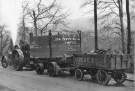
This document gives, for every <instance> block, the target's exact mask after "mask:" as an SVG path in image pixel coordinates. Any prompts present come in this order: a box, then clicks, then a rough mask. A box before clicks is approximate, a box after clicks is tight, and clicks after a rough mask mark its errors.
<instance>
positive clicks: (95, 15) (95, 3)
mask: <svg viewBox="0 0 135 91" xmlns="http://www.w3.org/2000/svg"><path fill="white" fill-rule="evenodd" d="M94 23H95V50H97V49H98V31H97V0H94Z"/></svg>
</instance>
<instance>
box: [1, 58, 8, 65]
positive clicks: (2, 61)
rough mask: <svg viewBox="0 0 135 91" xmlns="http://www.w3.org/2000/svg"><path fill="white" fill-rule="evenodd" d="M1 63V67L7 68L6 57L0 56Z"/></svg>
mask: <svg viewBox="0 0 135 91" xmlns="http://www.w3.org/2000/svg"><path fill="white" fill-rule="evenodd" d="M1 64H2V67H3V68H7V67H8V62H7V58H6V57H5V56H3V57H2V60H1Z"/></svg>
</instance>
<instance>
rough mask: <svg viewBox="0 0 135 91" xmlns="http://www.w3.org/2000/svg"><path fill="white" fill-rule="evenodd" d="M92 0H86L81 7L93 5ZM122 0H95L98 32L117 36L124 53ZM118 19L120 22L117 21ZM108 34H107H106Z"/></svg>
mask: <svg viewBox="0 0 135 91" xmlns="http://www.w3.org/2000/svg"><path fill="white" fill-rule="evenodd" d="M93 2H94V0H87V2H85V3H84V4H83V5H82V6H83V7H84V6H86V5H89V6H91V5H93V4H94V3H93ZM122 5H123V4H122V0H97V9H98V12H97V14H98V24H99V25H100V26H98V27H100V30H102V31H105V34H109V33H112V34H114V33H115V34H118V35H119V36H120V37H121V46H122V51H123V53H124V52H125V43H124V40H125V39H124V36H125V34H124V26H123V6H122ZM118 19H119V20H120V21H118ZM107 32H109V33H107Z"/></svg>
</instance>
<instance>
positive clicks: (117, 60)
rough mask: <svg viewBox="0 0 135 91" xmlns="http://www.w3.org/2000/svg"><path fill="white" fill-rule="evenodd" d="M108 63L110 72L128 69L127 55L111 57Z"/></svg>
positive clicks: (128, 58) (128, 57)
mask: <svg viewBox="0 0 135 91" xmlns="http://www.w3.org/2000/svg"><path fill="white" fill-rule="evenodd" d="M110 61H111V66H110V69H112V70H119V69H128V68H129V62H130V56H129V55H112V57H111V60H110Z"/></svg>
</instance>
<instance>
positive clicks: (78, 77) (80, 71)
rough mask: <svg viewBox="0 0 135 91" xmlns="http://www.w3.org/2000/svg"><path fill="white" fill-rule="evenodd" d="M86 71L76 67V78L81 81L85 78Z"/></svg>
mask: <svg viewBox="0 0 135 91" xmlns="http://www.w3.org/2000/svg"><path fill="white" fill-rule="evenodd" d="M83 77H84V73H83V72H82V70H81V69H76V70H75V78H76V79H77V80H79V81H81V80H83Z"/></svg>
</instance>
